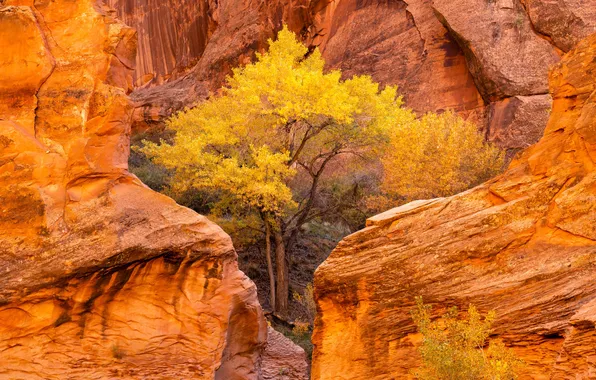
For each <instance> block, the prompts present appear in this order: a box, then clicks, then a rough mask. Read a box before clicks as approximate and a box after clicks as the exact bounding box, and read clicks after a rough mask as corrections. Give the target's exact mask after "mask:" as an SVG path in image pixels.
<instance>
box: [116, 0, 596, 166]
mask: <svg viewBox="0 0 596 380" xmlns="http://www.w3.org/2000/svg"><path fill="white" fill-rule="evenodd" d="M105 1H106V2H107V4H109V5H110V6H113V7H114V8H115V9H116V13H117V14H118V16H119V17H121V18H123V19H124V20H126V22H127V23H129V24H130V25H132V26H134V27H136V28H137V29H138V30H139V31H140V54H139V55H138V57H137V66H138V69H137V71H136V73H135V83H136V88H137V91H135V93H134V94H133V99H134V101H135V113H134V120H135V122H134V128H135V130H143V129H147V128H154V127H155V126H160V125H162V123H163V120H164V119H165V118H167V117H168V116H169V115H171V114H172V113H174V112H176V111H178V110H180V109H182V108H184V107H186V106H190V105H193V104H196V103H197V102H200V101H202V100H203V99H205V98H206V97H207V96H209V92H210V91H217V90H218V89H219V88H220V86H221V85H222V84H223V81H224V79H225V76H226V75H228V74H229V73H230V71H231V68H233V67H235V66H237V65H240V64H244V63H246V62H249V61H250V60H251V59H253V58H254V53H255V52H256V51H258V50H262V49H264V48H266V43H267V39H268V38H271V37H273V36H274V35H275V32H276V31H277V30H279V29H280V28H281V26H282V24H283V23H286V24H288V25H289V26H290V28H291V30H293V31H294V32H296V33H297V34H298V35H299V36H300V38H302V39H303V41H304V42H305V43H306V44H307V45H309V46H310V47H311V48H312V47H315V46H318V47H319V48H320V49H321V51H322V52H323V56H324V58H325V59H326V60H327V62H328V67H329V68H330V69H331V68H340V69H342V70H343V71H344V73H345V75H346V76H351V75H359V74H368V75H372V77H373V78H374V79H375V80H376V81H379V82H380V83H382V84H397V85H399V87H400V91H401V93H402V94H403V95H404V97H405V99H406V102H407V104H408V106H409V107H411V108H413V109H414V110H416V111H418V112H421V113H423V112H427V111H442V110H445V109H455V110H457V111H458V112H459V113H460V114H462V115H463V116H465V117H467V118H471V120H474V121H476V122H477V123H478V124H479V126H480V127H481V128H483V129H485V130H486V133H487V137H488V138H489V139H491V138H493V137H494V140H491V141H493V142H495V143H496V144H498V145H500V146H501V147H503V148H505V149H507V150H508V151H509V153H510V155H512V154H513V153H515V152H517V151H519V150H520V149H521V148H526V147H528V146H529V145H531V144H533V143H535V142H536V141H537V139H538V138H539V136H541V135H542V132H543V131H544V127H545V121H546V117H545V114H547V113H548V111H549V109H548V107H547V104H548V102H549V101H548V100H546V101H545V97H547V96H548V89H547V87H548V84H547V80H546V77H547V75H546V73H547V71H548V69H549V66H550V65H552V64H554V63H556V62H558V60H559V57H560V55H561V54H562V53H563V52H566V51H568V50H569V49H571V48H572V47H573V46H574V44H575V43H577V41H579V40H580V39H581V38H583V37H585V36H587V35H589V34H590V33H592V32H594V31H596V13H595V12H596V11H595V9H596V0H587V1H581V2H578V1H568V0H557V1H532V0H523V1H520V0H495V1H492V0H491V1H486V0H458V1H447V0H407V1H403V0H400V1H384V0H371V1H355V0H339V1H328V0H300V1H286V0H277V1H251V2H246V1H244V0H221V1H211V0H201V1H199V2H194V3H191V2H187V1H183V2H172V1H169V2H168V1H166V2H160V3H159V4H158V3H155V2H153V1H152V0H105ZM373 25H374V27H371V26H373ZM156 86H157V87H156ZM520 97H521V98H527V97H535V98H533V99H524V100H523V101H520ZM528 103H529V104H530V105H529V106H528ZM539 106H541V107H539ZM526 117H529V118H532V119H533V122H532V123H530V124H528V125H527V126H526V127H524V128H525V130H524V131H523V132H524V133H523V134H520V133H519V132H522V131H521V130H520V127H519V123H518V121H519V120H521V119H524V118H526ZM530 127H531V128H530ZM526 132H527V133H526ZM508 136H512V138H511V139H508Z"/></svg>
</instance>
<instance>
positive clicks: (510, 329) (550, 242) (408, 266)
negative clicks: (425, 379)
mask: <svg viewBox="0 0 596 380" xmlns="http://www.w3.org/2000/svg"><path fill="white" fill-rule="evenodd" d="M461 17H464V16H463V15H462V16H461ZM595 73H596V35H592V36H591V37H589V38H588V39H586V40H583V41H582V42H580V43H579V45H578V46H577V48H575V49H574V50H572V51H571V52H570V53H569V54H568V55H566V56H565V57H564V58H563V60H562V62H561V63H560V64H558V65H557V66H556V67H555V69H554V70H553V71H552V72H551V75H550V92H551V93H552V96H553V99H554V102H553V104H552V114H551V117H550V121H549V123H548V126H547V128H546V131H545V133H544V136H543V137H542V139H541V140H540V142H539V143H538V144H536V145H534V146H532V147H531V148H529V149H528V150H526V151H525V152H524V153H523V155H521V157H519V158H518V159H517V160H515V161H514V162H513V163H512V164H511V166H510V167H509V169H508V170H507V172H505V173H504V174H503V175H501V176H499V177H498V178H496V179H494V180H491V181H489V182H487V183H485V184H483V185H481V186H479V187H477V188H474V189H472V190H469V191H467V192H464V193H462V194H459V195H456V196H454V197H450V198H445V199H433V200H425V201H417V202H414V203H411V204H408V205H405V206H402V207H399V208H397V209H394V210H390V211H388V212H386V213H384V214H380V215H378V216H376V217H373V218H371V219H369V221H368V224H367V227H366V228H365V229H364V230H362V231H360V232H357V233H355V234H353V235H351V236H349V237H347V238H345V239H344V240H343V241H342V242H341V243H340V244H339V245H338V247H337V248H336V249H335V250H334V251H333V252H332V254H331V256H330V257H329V259H328V260H327V261H326V262H325V263H323V264H322V265H321V266H320V267H319V268H318V270H317V272H316V274H315V298H316V301H317V305H318V315H317V320H316V322H315V332H314V336H313V343H314V344H315V352H314V358H313V360H314V361H313V379H337V378H344V379H404V378H408V376H409V371H410V370H411V369H413V368H415V367H416V366H417V365H418V363H419V362H418V360H419V358H418V357H417V351H416V346H417V344H419V342H420V337H419V336H418V335H417V334H415V331H416V329H415V327H414V325H413V322H412V321H411V319H410V315H409V311H410V310H411V308H412V307H413V306H414V297H416V296H418V295H422V296H423V297H424V300H425V302H427V303H430V304H434V305H435V306H436V307H435V312H436V313H437V314H438V313H440V312H441V310H442V309H441V308H446V307H449V306H453V305H457V306H459V307H460V308H464V309H465V308H466V307H467V305H468V304H469V303H473V304H475V305H476V306H478V307H479V308H480V309H481V310H482V311H484V312H486V311H488V310H491V309H494V310H496V312H497V314H498V319H497V321H496V324H495V331H494V333H495V334H496V335H497V336H498V337H500V338H502V339H503V340H504V342H505V343H506V344H508V345H509V346H511V347H512V348H513V349H514V350H515V351H516V353H517V355H518V356H519V357H520V358H522V359H523V360H525V362H526V364H527V366H526V368H525V373H524V376H522V377H521V378H522V379H571V378H573V379H588V378H592V377H594V374H595V373H596V356H595V355H596V351H594V348H595V347H596V328H595V324H596V282H595V281H594V278H595V276H596V201H595V200H596V165H595V162H596V75H595ZM443 310H444V309H443Z"/></svg>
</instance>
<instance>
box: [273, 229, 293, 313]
mask: <svg viewBox="0 0 596 380" xmlns="http://www.w3.org/2000/svg"><path fill="white" fill-rule="evenodd" d="M276 227H277V228H276V229H275V231H274V232H273V236H274V238H275V264H276V269H277V271H276V272H277V292H276V293H277V296H276V302H277V303H276V306H277V308H276V309H275V311H276V312H277V314H278V315H279V316H281V317H286V316H287V315H288V296H289V289H290V279H289V277H288V262H287V257H286V248H285V246H284V239H283V233H282V231H281V229H280V228H279V226H276Z"/></svg>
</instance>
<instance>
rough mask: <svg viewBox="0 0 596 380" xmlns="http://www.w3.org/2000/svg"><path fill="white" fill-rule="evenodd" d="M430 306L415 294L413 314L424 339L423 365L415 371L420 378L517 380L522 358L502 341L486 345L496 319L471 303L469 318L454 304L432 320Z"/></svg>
mask: <svg viewBox="0 0 596 380" xmlns="http://www.w3.org/2000/svg"><path fill="white" fill-rule="evenodd" d="M430 312H431V308H430V306H428V305H424V303H423V302H422V298H421V297H417V298H416V308H415V309H413V310H412V318H413V319H414V322H415V323H416V325H417V327H418V331H419V332H420V333H422V335H423V337H424V339H423V342H422V346H421V347H420V354H421V356H422V366H421V367H420V368H419V369H418V370H417V371H416V372H415V375H416V377H417V378H418V379H421V380H515V379H517V376H518V373H519V370H520V369H521V366H522V362H521V361H520V360H519V359H517V358H516V357H515V355H514V353H513V351H512V350H510V349H508V348H507V347H505V345H504V344H503V343H502V342H501V341H493V342H490V345H489V347H488V349H485V348H484V346H485V345H486V341H487V340H488V337H489V335H490V333H491V326H492V324H493V322H494V320H495V316H496V314H495V312H494V311H490V312H489V313H488V314H487V315H486V316H484V317H482V315H481V314H480V313H479V312H478V310H477V309H476V308H475V307H474V306H473V305H470V306H469V308H468V313H467V318H466V319H459V318H458V314H459V313H458V309H457V308H451V309H450V310H449V311H448V312H447V313H446V314H445V315H443V316H442V317H441V319H439V320H437V321H431V313H430Z"/></svg>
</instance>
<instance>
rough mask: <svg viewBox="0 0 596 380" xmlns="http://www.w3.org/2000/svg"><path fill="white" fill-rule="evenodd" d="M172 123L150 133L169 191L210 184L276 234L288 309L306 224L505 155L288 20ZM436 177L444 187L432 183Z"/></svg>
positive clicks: (454, 179) (455, 184) (471, 178)
mask: <svg viewBox="0 0 596 380" xmlns="http://www.w3.org/2000/svg"><path fill="white" fill-rule="evenodd" d="M167 127H168V129H169V130H170V131H172V132H174V135H173V137H172V139H171V140H168V141H161V142H160V143H152V142H149V141H145V142H144V148H142V149H141V151H142V152H143V153H144V154H145V155H147V156H148V157H150V158H151V159H153V161H154V162H155V163H156V164H159V165H161V166H163V167H165V168H166V169H168V170H169V171H171V173H173V174H172V176H171V178H170V184H169V186H170V190H172V191H174V192H178V193H181V192H184V191H187V190H189V189H196V190H198V191H202V192H205V193H209V194H211V196H210V197H209V198H210V199H211V200H212V203H211V204H210V207H209V212H210V216H211V217H215V218H216V220H217V221H218V222H219V223H220V224H222V225H224V227H226V226H232V227H236V228H238V227H241V228H246V229H247V230H250V231H251V232H250V234H247V235H250V236H255V233H256V235H260V236H264V237H265V252H266V257H267V263H268V272H269V277H270V279H271V280H270V288H271V294H270V299H271V304H272V306H273V307H274V308H275V309H276V310H277V311H279V312H280V313H282V314H283V313H285V311H286V310H287V301H288V295H289V292H288V290H289V289H288V265H287V260H288V256H287V255H286V251H291V250H292V247H293V246H294V244H295V243H296V240H297V236H298V235H299V234H300V231H301V229H302V228H303V227H304V226H305V225H306V224H307V223H309V222H311V221H313V220H315V219H317V218H319V219H321V218H325V216H329V218H331V217H330V216H331V215H334V217H340V218H343V219H344V220H345V221H346V223H348V224H350V225H351V226H354V227H356V228H357V227H359V225H360V223H361V222H360V220H362V221H363V220H364V217H363V215H364V214H365V213H364V212H355V211H354V210H355V208H356V207H357V204H359V203H362V201H363V200H364V199H365V198H366V197H368V196H370V195H372V194H375V193H377V195H378V193H379V191H380V190H384V192H383V194H384V195H382V197H385V198H386V199H390V202H389V203H391V201H393V200H395V201H396V202H397V201H403V200H406V199H411V198H412V197H416V196H421V195H422V196H424V195H427V194H433V195H434V194H435V193H437V194H446V193H448V192H450V191H456V190H459V189H462V188H464V187H465V186H467V185H469V184H470V183H474V182H477V181H478V180H479V179H480V178H485V174H486V175H489V174H492V173H494V171H493V170H492V168H493V166H494V165H495V162H496V163H498V159H495V157H497V158H498V152H497V151H494V152H493V150H491V149H493V148H491V147H490V146H488V145H486V144H485V143H484V142H483V139H482V136H481V135H479V134H478V133H477V131H476V130H475V129H474V127H473V125H472V124H469V123H465V122H463V121H461V119H459V118H458V117H457V116H455V115H453V114H448V115H446V116H437V115H434V114H429V115H426V116H424V117H423V118H422V119H421V120H419V119H417V117H416V115H415V114H414V113H413V112H412V111H410V110H409V109H407V108H405V107H404V105H403V100H402V98H401V97H400V96H398V94H397V88H396V87H395V86H385V87H381V86H380V85H379V84H378V83H375V82H374V81H373V80H372V79H371V78H370V77H369V76H366V75H364V76H355V77H353V78H350V79H345V80H344V79H342V74H341V72H340V71H339V70H331V71H328V70H326V69H325V62H324V60H323V59H322V57H321V53H320V52H319V51H318V49H314V50H312V51H311V50H309V49H308V48H307V47H306V46H304V45H303V44H302V43H300V42H299V41H298V40H297V39H296V36H295V35H294V34H293V33H292V32H290V31H289V30H288V29H287V28H285V27H284V29H283V30H281V31H280V32H279V34H278V36H277V40H275V41H272V40H270V41H269V50H268V51H267V52H264V53H261V54H257V55H256V60H255V62H254V63H251V64H248V65H246V66H244V67H239V68H236V69H234V70H233V75H231V76H230V77H228V79H227V83H226V86H225V87H224V88H222V90H221V92H220V93H219V94H217V95H211V96H210V97H209V99H208V100H206V101H205V102H203V103H201V104H199V105H198V106H196V107H194V108H191V109H186V110H184V111H182V112H179V113H178V114H176V115H174V116H173V117H172V118H171V119H170V120H169V121H168V123H167ZM357 169H358V170H357ZM379 169H383V170H381V172H382V171H384V177H385V180H384V182H383V186H382V188H380V183H381V177H383V174H382V173H380V172H379ZM357 171H358V173H356V172H357ZM377 173H380V174H379V175H377ZM437 176H439V177H438V179H437ZM435 179H437V181H436V182H437V183H438V184H439V186H440V192H436V191H434V190H433V191H425V189H428V188H429V187H430V186H433V185H434V182H435ZM379 189H380V190H379ZM350 219H355V220H356V222H354V221H353V220H350ZM228 232H230V231H229V230H228ZM272 238H273V240H274V247H275V262H276V273H275V275H276V281H274V280H273V277H274V273H273V267H272V260H271V248H272V245H271V239H272ZM274 288H275V289H276V290H274Z"/></svg>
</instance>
